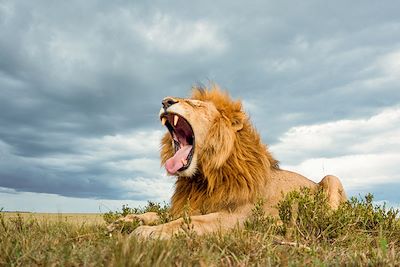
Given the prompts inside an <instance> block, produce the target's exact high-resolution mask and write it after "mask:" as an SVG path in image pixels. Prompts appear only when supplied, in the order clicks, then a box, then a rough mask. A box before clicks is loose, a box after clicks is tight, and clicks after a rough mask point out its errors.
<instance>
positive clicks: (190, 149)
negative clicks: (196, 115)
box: [160, 113, 194, 174]
mask: <svg viewBox="0 0 400 267" xmlns="http://www.w3.org/2000/svg"><path fill="white" fill-rule="evenodd" d="M160 119H161V122H162V124H163V125H165V126H166V127H167V128H168V131H169V133H170V134H171V136H172V139H173V140H174V149H175V153H174V156H172V157H171V158H169V159H168V160H167V161H166V162H165V168H166V169H167V171H168V173H170V174H176V173H177V172H180V171H184V170H186V169H187V168H188V167H189V166H190V163H191V162H192V158H193V154H194V132H193V129H192V127H191V126H190V124H189V122H188V121H187V120H186V119H185V118H184V117H182V116H180V115H178V114H175V113H163V114H161V116H160Z"/></svg>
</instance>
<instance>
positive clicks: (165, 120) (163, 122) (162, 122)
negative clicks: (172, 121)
mask: <svg viewBox="0 0 400 267" xmlns="http://www.w3.org/2000/svg"><path fill="white" fill-rule="evenodd" d="M166 122H167V118H165V117H162V119H161V124H162V125H163V126H164V125H165V123H166Z"/></svg>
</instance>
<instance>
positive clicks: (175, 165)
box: [165, 145, 192, 174]
mask: <svg viewBox="0 0 400 267" xmlns="http://www.w3.org/2000/svg"><path fill="white" fill-rule="evenodd" d="M191 149H192V146H190V145H187V146H183V147H182V148H181V149H179V150H178V151H176V153H175V155H174V156H173V157H172V158H170V159H168V160H167V161H166V162H165V168H166V169H167V171H168V172H169V173H170V174H175V173H176V172H177V171H178V170H179V169H180V168H182V167H183V162H182V161H183V160H186V159H187V157H188V155H189V153H190V150H191Z"/></svg>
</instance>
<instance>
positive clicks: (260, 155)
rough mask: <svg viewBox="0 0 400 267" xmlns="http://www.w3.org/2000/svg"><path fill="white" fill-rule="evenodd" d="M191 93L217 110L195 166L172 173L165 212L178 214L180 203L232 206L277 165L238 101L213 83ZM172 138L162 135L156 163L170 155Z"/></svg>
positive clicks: (203, 209) (195, 207) (251, 195)
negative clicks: (191, 173) (191, 172)
mask: <svg viewBox="0 0 400 267" xmlns="http://www.w3.org/2000/svg"><path fill="white" fill-rule="evenodd" d="M191 99H194V100H201V101H204V102H207V101H208V102H212V103H213V104H214V105H215V107H216V108H217V110H218V112H219V116H217V118H215V120H214V121H213V122H212V126H211V128H210V131H209V133H208V138H207V141H206V142H205V143H204V144H201V146H202V148H203V152H202V153H201V154H199V155H198V156H199V159H198V167H197V172H196V174H195V175H194V176H192V177H178V178H177V181H176V184H175V192H174V195H173V196H172V206H171V213H172V215H173V216H174V217H177V216H180V215H181V212H182V211H183V210H184V207H185V205H188V206H189V208H190V211H191V212H192V213H194V214H196V213H201V214H205V213H210V212H214V211H218V210H230V211H232V210H235V209H236V208H237V207H238V206H240V205H243V204H244V203H249V202H254V201H255V198H256V197H257V196H258V195H259V192H258V190H259V188H262V186H263V185H264V184H265V180H266V179H268V177H269V173H270V170H271V168H274V169H279V166H278V161H277V160H275V159H274V158H273V157H272V155H271V153H270V152H269V151H268V149H267V147H266V146H265V145H264V144H262V142H261V139H260V136H259V134H258V132H257V131H256V130H255V129H254V127H253V126H252V125H251V123H250V121H249V118H248V116H247V115H246V114H245V112H244V111H243V108H242V104H241V102H240V101H233V100H232V99H231V97H230V96H229V94H228V93H227V92H224V91H221V90H220V89H219V88H218V87H217V86H215V85H214V86H212V88H211V89H207V88H204V87H195V88H193V92H192V96H191ZM171 143H172V140H171V137H170V135H169V134H168V133H167V134H166V135H165V136H164V137H163V139H162V147H161V163H162V164H165V162H166V160H167V159H168V158H170V157H171V156H172V155H173V153H174V152H173V148H172V144H171Z"/></svg>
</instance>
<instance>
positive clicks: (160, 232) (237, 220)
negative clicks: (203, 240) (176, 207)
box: [132, 207, 251, 238]
mask: <svg viewBox="0 0 400 267" xmlns="http://www.w3.org/2000/svg"><path fill="white" fill-rule="evenodd" d="M250 211H251V207H250V208H246V209H241V210H240V211H238V212H235V213H229V212H215V213H209V214H205V215H197V216H192V217H190V220H186V222H185V220H184V219H183V218H179V219H177V220H175V221H172V222H169V223H165V224H161V225H156V226H139V227H138V228H136V229H135V231H133V233H132V234H133V235H135V236H137V237H140V238H149V237H152V238H170V237H171V236H172V235H174V234H176V233H179V232H184V231H185V230H192V231H194V232H195V233H196V234H198V235H203V234H207V233H212V232H216V231H219V230H228V229H232V228H234V227H235V226H236V225H243V222H244V221H245V220H246V218H247V217H248V215H249V213H250ZM188 228H189V229H188Z"/></svg>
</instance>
